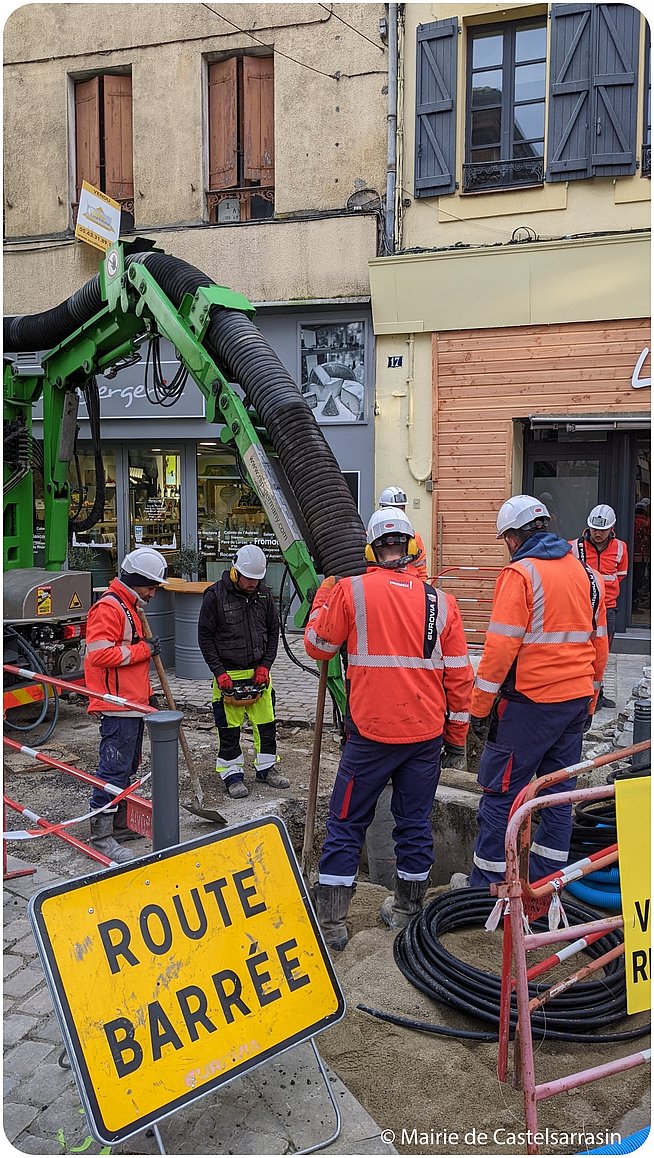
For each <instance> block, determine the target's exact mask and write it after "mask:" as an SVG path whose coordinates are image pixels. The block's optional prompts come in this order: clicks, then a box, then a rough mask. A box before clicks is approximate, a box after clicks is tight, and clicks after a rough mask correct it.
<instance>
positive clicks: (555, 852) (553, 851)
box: [530, 842, 568, 864]
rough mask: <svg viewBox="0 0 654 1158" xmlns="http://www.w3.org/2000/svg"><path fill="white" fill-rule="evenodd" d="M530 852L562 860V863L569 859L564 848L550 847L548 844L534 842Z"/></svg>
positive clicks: (550, 858)
mask: <svg viewBox="0 0 654 1158" xmlns="http://www.w3.org/2000/svg"><path fill="white" fill-rule="evenodd" d="M530 852H534V853H535V854H536V856H544V857H547V859H548V860H556V861H560V862H561V863H562V864H565V862H566V861H567V859H568V853H567V852H564V851H563V849H562V848H548V847H547V845H546V844H536V843H535V842H534V843H533V844H532V846H531V849H530Z"/></svg>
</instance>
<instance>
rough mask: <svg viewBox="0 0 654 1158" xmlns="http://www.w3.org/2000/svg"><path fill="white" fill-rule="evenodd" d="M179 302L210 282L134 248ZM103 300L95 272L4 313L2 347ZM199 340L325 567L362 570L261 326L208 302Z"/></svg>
mask: <svg viewBox="0 0 654 1158" xmlns="http://www.w3.org/2000/svg"><path fill="white" fill-rule="evenodd" d="M132 262H139V263H142V264H144V265H146V266H147V268H148V270H149V271H150V273H151V274H152V276H153V277H154V278H155V280H156V281H157V283H158V284H159V285H160V286H161V288H162V290H163V291H164V293H165V294H166V296H167V297H168V298H169V299H170V300H171V301H172V303H173V305H174V306H175V307H176V308H179V306H180V305H181V302H182V299H183V297H184V294H185V293H191V294H194V293H195V291H196V290H197V289H198V288H199V287H200V286H210V285H213V284H215V283H214V282H213V281H212V280H211V278H209V277H207V275H206V274H203V273H202V272H201V271H200V270H198V269H195V268H194V267H193V266H191V265H188V263H187V262H184V261H180V260H179V259H178V258H175V257H170V256H169V255H167V254H163V253H154V252H151V251H148V252H144V253H135V254H132V255H131V256H129V257H128V258H127V264H128V265H129V264H131V263H132ZM101 306H102V301H101V298H100V287H99V279H98V278H97V277H95V278H92V279H91V280H90V281H89V282H87V283H86V285H85V286H82V288H81V289H80V290H78V291H77V292H76V293H75V294H73V295H72V296H71V297H70V298H68V299H67V301H65V302H63V303H62V304H61V305H59V306H55V307H54V309H52V310H48V311H46V312H45V313H43V314H34V315H31V316H26V317H15V318H6V319H5V326H4V336H5V350H6V351H7V352H10V351H11V352H14V351H21V350H44V349H50V348H52V346H54V345H56V344H57V343H58V342H60V341H62V340H63V339H64V338H65V337H67V336H68V335H69V334H70V333H72V332H73V330H75V329H77V328H78V327H79V326H80V325H81V324H82V323H83V322H84V321H86V320H87V319H88V318H90V317H92V316H93V314H94V313H97V312H98V310H100V308H101ZM204 345H205V347H206V349H207V351H208V352H209V353H210V354H211V356H212V357H213V358H214V360H215V361H216V362H217V363H218V364H219V365H220V366H222V367H224V369H225V370H226V372H227V376H228V377H229V378H231V379H232V380H233V381H235V382H238V383H239V385H240V386H241V387H242V388H243V390H244V391H245V395H246V399H247V401H248V402H249V403H250V404H251V405H252V406H253V407H254V409H255V410H256V412H257V415H258V416H259V418H260V419H261V421H262V423H263V425H264V427H265V429H266V432H267V434H268V437H269V438H270V441H271V443H272V445H273V447H274V448H275V451H276V453H277V455H278V456H279V461H280V463H281V467H282V470H283V472H284V475H285V477H286V479H287V481H288V484H289V488H290V490H291V492H292V493H293V494H294V495H295V498H296V500H297V502H298V504H299V507H300V509H301V511H302V514H303V516H304V519H305V520H306V524H307V527H308V530H309V534H310V536H311V540H312V543H313V547H314V551H315V562H316V566H317V569H318V570H319V571H322V572H323V574H325V575H336V576H339V577H341V576H344V575H358V574H361V573H362V572H363V571H364V570H365V562H364V558H363V549H364V546H365V531H364V528H363V524H362V522H361V519H360V517H359V513H358V511H357V509H356V505H355V503H354V500H353V498H352V495H351V493H350V490H349V488H348V486H347V483H346V482H345V479H344V478H343V475H342V473H341V470H340V467H339V465H338V463H337V461H336V459H335V457H334V455H333V453H332V451H331V449H330V447H329V445H328V444H327V442H326V440H325V437H324V435H323V433H322V431H321V429H320V427H319V426H318V423H317V422H316V420H315V417H314V415H313V412H312V410H311V408H310V407H309V406H308V405H307V403H306V402H305V401H304V399H303V397H302V395H301V394H300V392H299V390H298V388H297V386H296V384H295V383H294V381H293V379H292V378H291V376H290V374H289V373H288V371H287V370H286V369H285V367H284V366H283V365H282V363H281V361H280V360H279V358H278V357H277V355H276V354H275V352H274V350H272V349H271V347H270V346H269V344H268V342H267V341H266V339H265V338H264V336H263V334H261V333H260V331H259V330H258V329H257V327H256V326H255V325H254V323H253V322H251V321H250V320H249V318H247V317H246V316H245V315H244V314H241V313H238V312H237V311H235V310H226V309H223V308H221V307H219V306H213V307H212V309H211V316H210V324H209V327H208V329H207V332H206V335H205V339H204Z"/></svg>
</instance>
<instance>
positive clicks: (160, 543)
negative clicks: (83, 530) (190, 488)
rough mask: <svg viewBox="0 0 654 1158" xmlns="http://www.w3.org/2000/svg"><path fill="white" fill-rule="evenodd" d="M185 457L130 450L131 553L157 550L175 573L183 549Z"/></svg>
mask: <svg viewBox="0 0 654 1158" xmlns="http://www.w3.org/2000/svg"><path fill="white" fill-rule="evenodd" d="M180 480H181V456H180V452H179V450H175V449H168V448H166V449H160V448H159V447H152V448H151V449H143V448H141V447H130V449H129V515H130V550H133V548H134V547H156V549H157V550H158V551H161V553H162V555H163V556H164V557H165V558H166V560H167V562H168V566H169V567H170V568H171V573H172V556H173V554H174V553H175V552H176V551H177V550H178V549H179V548H180V547H181V545H182V537H181V516H180Z"/></svg>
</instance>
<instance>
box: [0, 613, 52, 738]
mask: <svg viewBox="0 0 654 1158" xmlns="http://www.w3.org/2000/svg"><path fill="white" fill-rule="evenodd" d="M4 637H5V641H8V644H9V647H10V648H12V649H13V648H16V650H17V651H18V653H19V654H18V658H17V660H16V667H22V666H23V665H22V663H21V659H20V652H21V651H22V652H23V655H24V656H25V657H26V659H27V662H28V663H29V665H30V670H31V671H33V672H43V674H44V675H45V670H44V667H43V663H42V661H41V659H40V657H39V656H38V655H37V653H36V652H35V651H34V649H33V648H32V647H30V645H29V643H28V642H27V640H26V639H25V638H24V636H22V635H21V634H20V632H18V631H16V629H15V628H14V627H11V626H10V625H9V624H8V623H7V624H5V627H4ZM5 662H7V661H6V659H5ZM35 682H36V683H38V682H39V681H38V680H36V681H35ZM40 686H41V687H42V688H43V706H42V707H41V709H40V711H39V713H38V716H37V718H36V719H35V720H32V722H31V723H29V724H16V723H12V720H11V718H10V716H7V718H6V720H5V724H6V726H7V728H9V729H10V730H12V731H14V732H33V731H35V729H36V728H38V727H40V726H41V724H42V723H43V722H44V721H45V720H46V717H47V715H48V711H49V709H50V705H52V719H51V721H50V723H49V724H46V728H45V732H44V733H43V734H42V735H41V736H39V738H38V741H36V740H35V741H34V743H37V742H38V743H39V744H45V742H46V740H49V739H50V736H51V735H52V733H53V732H54V730H55V728H56V726H57V720H58V719H59V692H58V691H57V689H56V688H55V687H53V686H52V685H51V684H40Z"/></svg>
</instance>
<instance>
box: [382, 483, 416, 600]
mask: <svg viewBox="0 0 654 1158" xmlns="http://www.w3.org/2000/svg"><path fill="white" fill-rule="evenodd" d="M408 501H409V500H408V499H407V497H406V494H405V493H404V491H403V490H401V489H400V487H386V488H385V490H383V491H382V493H381V494H380V496H379V509H380V511H383V510H385V509H386V508H387V507H389V508H394V509H395V510H397V511H404V513H405V514H406V505H407V503H408ZM407 518H408V515H407ZM409 522H411V520H410V519H409ZM413 538H414V539H415V541H416V546H417V548H418V550H417V551H416V555H415V558H413V559H412V560H411V562H410V563H409V564H408V565H409V567H410V568H411V570H412V571H415V572H416V574H417V575H418V577H419V578H420V579H424V580H425V582H426V581H427V550H426V548H425V544H424V543H423V541H422V536H421V535H420V533H419V532H418V531H414V532H413Z"/></svg>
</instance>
